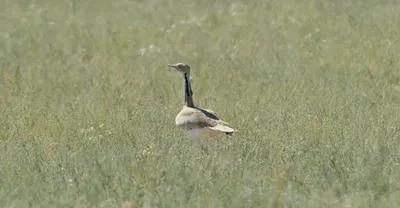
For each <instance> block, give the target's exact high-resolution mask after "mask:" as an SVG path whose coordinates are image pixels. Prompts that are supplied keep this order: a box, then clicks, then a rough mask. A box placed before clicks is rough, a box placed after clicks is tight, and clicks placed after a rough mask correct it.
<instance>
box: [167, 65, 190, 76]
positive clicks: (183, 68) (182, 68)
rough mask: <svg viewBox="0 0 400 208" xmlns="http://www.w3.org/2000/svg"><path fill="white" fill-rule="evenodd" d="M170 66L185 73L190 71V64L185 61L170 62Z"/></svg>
mask: <svg viewBox="0 0 400 208" xmlns="http://www.w3.org/2000/svg"><path fill="white" fill-rule="evenodd" d="M168 66H169V67H172V68H174V69H176V70H177V71H179V72H181V73H184V74H189V73H190V66H189V65H187V64H184V63H177V64H168Z"/></svg>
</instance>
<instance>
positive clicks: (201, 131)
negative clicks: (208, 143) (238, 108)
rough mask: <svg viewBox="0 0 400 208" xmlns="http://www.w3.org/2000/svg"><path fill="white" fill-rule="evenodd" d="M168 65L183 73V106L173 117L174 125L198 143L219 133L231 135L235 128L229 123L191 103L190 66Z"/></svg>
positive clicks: (181, 64)
mask: <svg viewBox="0 0 400 208" xmlns="http://www.w3.org/2000/svg"><path fill="white" fill-rule="evenodd" d="M168 66H170V67H173V68H175V69H177V70H178V71H179V72H181V73H183V79H184V84H185V90H184V100H185V102H184V106H183V108H182V110H181V111H180V112H179V114H178V115H177V116H176V118H175V122H176V125H177V126H178V127H179V128H181V129H182V130H184V131H185V133H186V134H187V135H189V136H190V137H191V138H192V139H193V140H194V141H196V142H197V143H200V142H202V141H205V140H208V139H210V138H212V137H215V136H217V135H219V134H221V133H225V134H227V135H232V134H233V133H234V132H235V130H234V129H233V127H232V126H231V125H229V124H228V123H226V122H225V121H223V120H221V118H220V117H219V116H218V115H217V114H216V113H215V112H214V111H212V110H209V109H202V108H198V107H196V106H195V105H194V103H193V98H192V96H193V92H192V88H191V85H190V79H189V75H190V67H189V66H188V65H186V64H183V63H178V64H169V65H168Z"/></svg>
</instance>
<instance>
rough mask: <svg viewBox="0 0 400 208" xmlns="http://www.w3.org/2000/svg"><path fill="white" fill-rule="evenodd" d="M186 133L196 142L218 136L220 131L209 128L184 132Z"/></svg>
mask: <svg viewBox="0 0 400 208" xmlns="http://www.w3.org/2000/svg"><path fill="white" fill-rule="evenodd" d="M184 131H185V133H186V134H187V135H188V136H189V137H190V138H192V139H193V140H195V141H196V142H200V141H204V140H207V139H209V138H211V137H213V136H216V135H218V133H219V132H218V131H214V130H212V129H210V128H208V127H205V128H201V129H191V130H184Z"/></svg>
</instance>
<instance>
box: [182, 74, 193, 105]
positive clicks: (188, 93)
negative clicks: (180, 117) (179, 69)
mask: <svg viewBox="0 0 400 208" xmlns="http://www.w3.org/2000/svg"><path fill="white" fill-rule="evenodd" d="M189 76H190V74H189V73H183V81H184V84H185V91H184V100H185V106H187V107H194V103H193V91H192V87H191V86H190V79H189Z"/></svg>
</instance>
